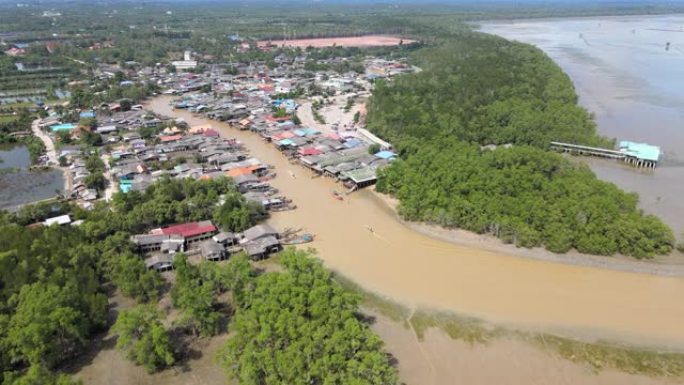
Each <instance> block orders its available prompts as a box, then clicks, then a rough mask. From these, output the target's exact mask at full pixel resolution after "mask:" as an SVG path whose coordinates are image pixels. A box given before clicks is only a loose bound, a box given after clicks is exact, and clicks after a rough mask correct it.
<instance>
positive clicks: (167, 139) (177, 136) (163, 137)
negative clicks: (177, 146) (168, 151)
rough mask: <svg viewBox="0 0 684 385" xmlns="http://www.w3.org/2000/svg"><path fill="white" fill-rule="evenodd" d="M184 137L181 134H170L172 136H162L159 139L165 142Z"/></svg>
mask: <svg viewBox="0 0 684 385" xmlns="http://www.w3.org/2000/svg"><path fill="white" fill-rule="evenodd" d="M180 138H182V136H181V135H170V136H160V137H159V141H160V142H162V143H164V142H173V141H176V140H180Z"/></svg>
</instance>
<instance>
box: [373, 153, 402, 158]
mask: <svg viewBox="0 0 684 385" xmlns="http://www.w3.org/2000/svg"><path fill="white" fill-rule="evenodd" d="M375 156H377V157H378V158H382V159H394V158H396V157H397V154H395V153H393V152H392V151H380V152H378V153H376V154H375Z"/></svg>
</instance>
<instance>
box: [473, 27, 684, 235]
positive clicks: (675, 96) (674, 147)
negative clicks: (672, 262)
mask: <svg viewBox="0 0 684 385" xmlns="http://www.w3.org/2000/svg"><path fill="white" fill-rule="evenodd" d="M481 30H482V31H483V32H487V33H492V34H496V35H500V36H502V37H505V38H507V39H511V40H517V41H521V42H525V43H530V44H534V45H536V46H537V47H539V48H541V49H542V50H544V51H545V52H546V53H547V54H548V55H549V56H550V57H551V58H552V59H553V60H554V61H555V62H556V63H558V64H559V65H560V66H561V67H562V68H563V70H564V71H565V72H566V73H567V74H568V75H569V76H570V77H571V78H572V80H573V82H574V84H575V87H576V89H577V92H578V94H579V96H580V103H581V104H582V105H584V106H585V107H587V108H588V109H589V110H590V111H591V112H593V113H594V114H595V116H596V122H597V124H598V129H599V132H600V133H601V134H603V135H606V136H610V137H614V138H617V139H618V140H632V141H641V142H647V143H650V144H654V145H658V146H660V147H661V149H662V150H663V151H664V156H663V158H662V164H661V165H660V166H659V167H658V168H657V169H656V170H655V171H644V170H635V169H634V168H631V167H627V166H624V165H621V164H619V163H615V162H611V161H603V160H588V163H589V164H590V165H591V167H592V169H593V170H594V172H595V173H596V174H597V175H598V176H599V177H600V178H601V179H604V180H607V181H611V182H613V183H615V184H617V185H618V186H620V187H621V188H623V189H625V190H627V191H633V192H637V193H639V195H640V197H641V207H642V208H644V210H645V211H647V212H649V213H652V214H655V215H657V216H659V217H660V218H662V219H663V220H664V221H665V222H666V223H667V224H668V225H670V226H671V227H672V229H673V230H674V231H675V235H676V236H677V237H678V238H680V239H682V238H683V234H682V233H683V232H684V215H682V214H684V199H681V198H682V197H683V196H684V15H665V16H630V17H602V18H581V19H556V20H541V21H539V20H536V21H515V22H503V23H498V22H497V23H487V24H483V25H482V26H481ZM668 43H669V49H668V48H667V44H668Z"/></svg>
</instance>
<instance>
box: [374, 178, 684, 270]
mask: <svg viewBox="0 0 684 385" xmlns="http://www.w3.org/2000/svg"><path fill="white" fill-rule="evenodd" d="M369 191H370V192H371V194H372V196H373V197H374V199H375V200H377V201H378V202H379V203H380V204H382V205H384V206H385V207H386V208H387V209H388V210H390V211H391V212H392V214H393V215H394V217H395V218H396V220H397V221H398V222H399V223H401V224H402V225H403V226H405V227H407V228H409V229H411V230H412V231H415V232H417V233H420V234H422V235H424V236H426V237H429V238H432V239H436V240H440V241H443V242H448V243H452V244H455V245H460V246H468V247H473V248H477V249H480V250H486V251H492V252H497V253H501V254H504V255H507V256H509V257H513V258H524V259H532V260H537V261H543V262H552V263H561V264H566V265H574V266H583V267H590V268H596V269H605V270H614V271H621V272H628V273H636V274H649V275H656V276H663V277H675V278H680V277H684V260H681V259H680V260H678V261H677V263H671V262H667V261H660V262H659V261H657V260H647V261H644V260H636V259H633V258H631V257H627V256H623V255H615V256H602V255H591V254H582V253H579V252H577V251H575V250H571V251H569V252H567V253H565V254H557V253H553V252H551V251H548V250H546V249H544V248H541V247H536V248H533V249H528V248H523V247H516V246H515V245H512V244H506V243H503V242H502V241H501V240H499V239H498V238H496V237H494V236H492V235H487V234H477V233H474V232H472V231H467V230H463V229H449V228H445V227H442V226H439V225H434V224H429V223H425V222H410V221H406V220H404V219H403V218H401V216H400V215H399V213H398V211H397V206H398V204H399V201H398V200H397V199H396V198H393V197H390V196H388V195H386V194H382V193H379V192H377V191H375V188H372V190H370V189H369ZM676 254H678V252H677V251H673V252H672V253H671V254H669V255H667V256H661V258H677V255H676ZM657 258H658V257H656V259H657Z"/></svg>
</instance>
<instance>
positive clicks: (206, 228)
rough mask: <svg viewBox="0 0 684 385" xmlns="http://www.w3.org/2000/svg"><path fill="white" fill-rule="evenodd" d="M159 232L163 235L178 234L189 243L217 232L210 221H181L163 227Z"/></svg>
mask: <svg viewBox="0 0 684 385" xmlns="http://www.w3.org/2000/svg"><path fill="white" fill-rule="evenodd" d="M160 230H161V233H162V234H164V235H180V236H182V237H183V238H185V243H186V244H191V243H195V242H199V241H203V240H205V239H209V238H211V237H212V236H213V235H214V234H216V233H217V232H218V229H217V228H216V226H214V224H213V223H211V221H202V222H190V223H181V224H178V225H172V226H169V227H164V228H162V229H160Z"/></svg>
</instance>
